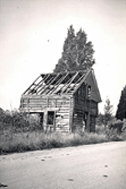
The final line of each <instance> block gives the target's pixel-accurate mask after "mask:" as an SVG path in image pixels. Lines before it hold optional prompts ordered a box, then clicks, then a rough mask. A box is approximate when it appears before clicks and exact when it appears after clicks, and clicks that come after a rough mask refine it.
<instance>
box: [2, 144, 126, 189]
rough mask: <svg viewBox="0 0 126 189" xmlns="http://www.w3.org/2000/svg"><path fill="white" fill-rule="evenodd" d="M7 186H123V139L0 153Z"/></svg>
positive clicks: (28, 188) (83, 188) (26, 188)
mask: <svg viewBox="0 0 126 189" xmlns="http://www.w3.org/2000/svg"><path fill="white" fill-rule="evenodd" d="M0 183H1V184H4V185H5V186H6V185H7V188H8V189H126V142H111V143H102V144H95V145H83V146H78V147H68V148H61V149H52V150H43V151H34V152H26V153H15V154H11V155H2V156H0Z"/></svg>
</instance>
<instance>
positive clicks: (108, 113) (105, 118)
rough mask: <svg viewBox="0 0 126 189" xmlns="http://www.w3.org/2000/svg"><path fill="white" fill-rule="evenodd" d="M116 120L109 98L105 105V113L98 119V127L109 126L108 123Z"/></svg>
mask: <svg viewBox="0 0 126 189" xmlns="http://www.w3.org/2000/svg"><path fill="white" fill-rule="evenodd" d="M113 119H114V116H113V105H111V102H110V100H109V99H108V98H107V99H106V101H105V105H104V113H103V114H102V113H100V114H99V115H98V118H97V124H98V125H102V124H103V125H105V126H106V125H108V123H109V122H110V121H111V120H113Z"/></svg>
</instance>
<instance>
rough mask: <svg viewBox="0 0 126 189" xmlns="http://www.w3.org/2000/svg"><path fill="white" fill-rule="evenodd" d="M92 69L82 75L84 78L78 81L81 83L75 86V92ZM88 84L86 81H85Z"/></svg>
mask: <svg viewBox="0 0 126 189" xmlns="http://www.w3.org/2000/svg"><path fill="white" fill-rule="evenodd" d="M90 71H91V70H88V71H87V72H86V73H84V74H83V75H82V78H81V79H80V82H77V83H79V85H77V86H75V89H74V92H73V93H75V92H76V91H77V89H78V88H79V87H80V86H81V85H82V83H83V82H84V80H85V78H86V77H87V76H88V74H89V73H90ZM85 84H86V83H85Z"/></svg>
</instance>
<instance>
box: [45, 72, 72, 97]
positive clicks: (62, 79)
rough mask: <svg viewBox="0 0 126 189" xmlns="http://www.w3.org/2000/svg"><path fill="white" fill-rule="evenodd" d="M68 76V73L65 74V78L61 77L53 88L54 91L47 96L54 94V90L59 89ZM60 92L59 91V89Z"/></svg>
mask: <svg viewBox="0 0 126 189" xmlns="http://www.w3.org/2000/svg"><path fill="white" fill-rule="evenodd" d="M68 75H69V73H66V74H65V76H63V77H61V79H60V81H59V82H58V83H57V85H55V86H54V89H53V90H52V91H50V92H49V93H48V95H50V94H52V93H55V91H56V89H57V88H58V87H59V85H60V84H61V83H62V82H63V81H64V79H65V78H66V77H67V76H68ZM59 90H60V89H59Z"/></svg>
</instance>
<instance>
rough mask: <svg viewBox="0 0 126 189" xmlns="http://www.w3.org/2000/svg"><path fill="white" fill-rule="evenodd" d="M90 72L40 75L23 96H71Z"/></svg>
mask: <svg viewBox="0 0 126 189" xmlns="http://www.w3.org/2000/svg"><path fill="white" fill-rule="evenodd" d="M90 71H91V70H88V71H87V70H84V71H78V72H61V73H58V74H57V73H51V74H41V75H40V76H39V77H38V78H37V79H36V80H35V81H34V82H33V83H32V84H31V85H30V87H29V88H28V89H27V90H26V91H25V92H24V93H23V95H54V94H73V93H74V92H75V91H76V90H77V89H78V87H79V86H80V85H81V84H82V82H83V81H84V80H85V78H86V76H87V75H88V74H89V72H90Z"/></svg>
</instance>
